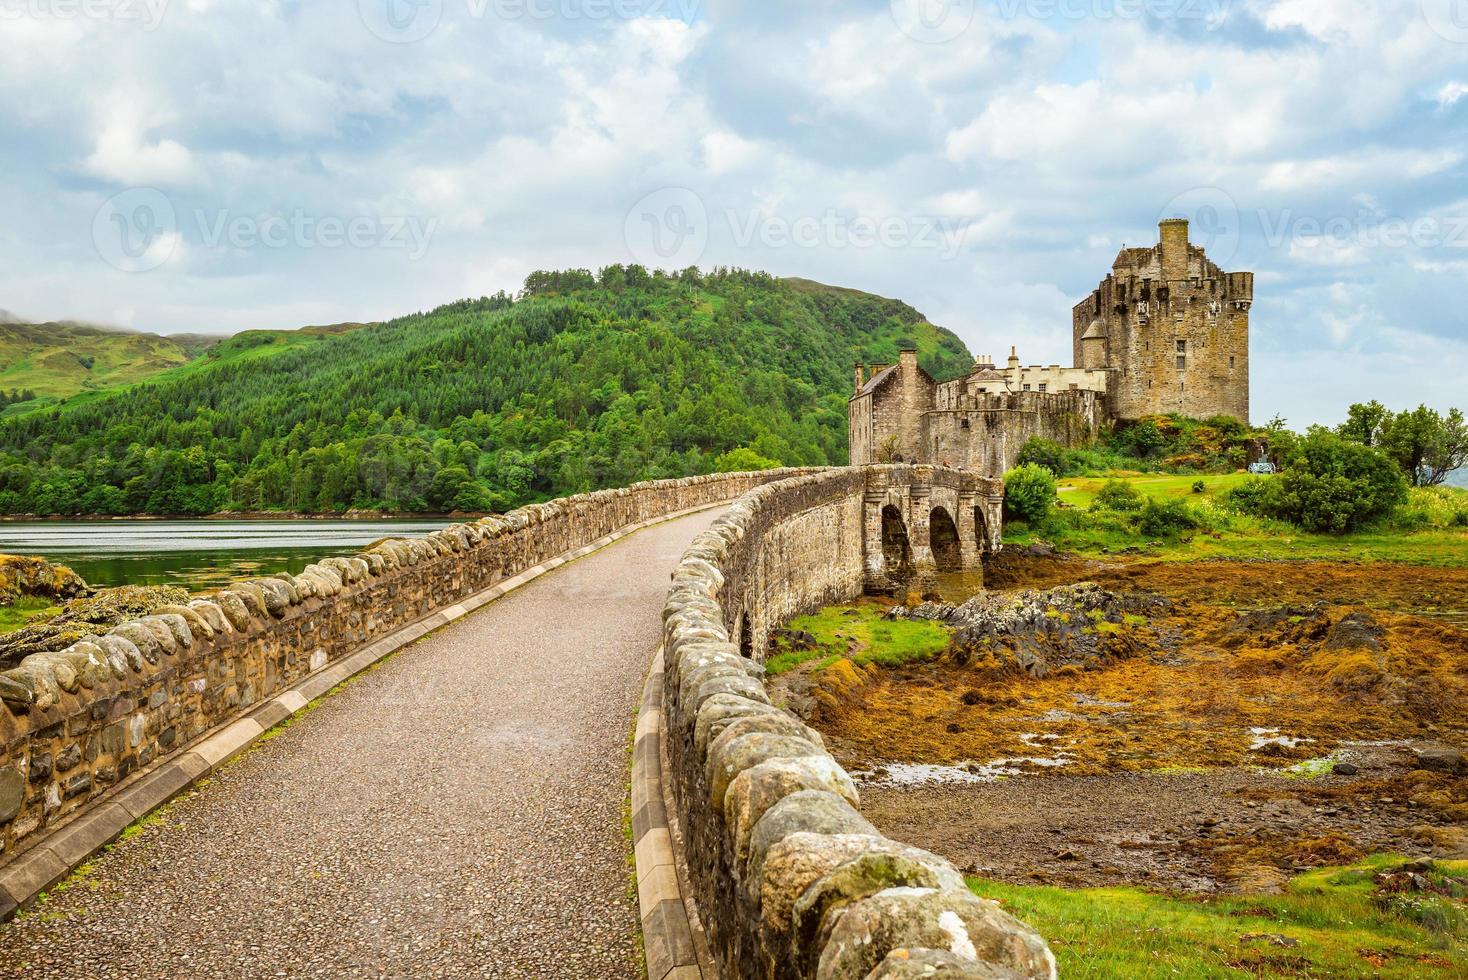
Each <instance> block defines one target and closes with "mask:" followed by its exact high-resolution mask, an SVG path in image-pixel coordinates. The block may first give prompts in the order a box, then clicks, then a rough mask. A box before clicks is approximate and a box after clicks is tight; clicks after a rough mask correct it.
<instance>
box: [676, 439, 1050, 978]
mask: <svg viewBox="0 0 1468 980" xmlns="http://www.w3.org/2000/svg"><path fill="white" fill-rule="evenodd" d="M869 480H873V481H877V480H888V481H892V482H896V483H899V484H900V483H903V482H912V481H911V474H910V473H904V472H901V471H900V468H893V467H864V468H859V469H848V470H836V471H827V472H822V473H818V474H810V475H802V476H798V477H795V478H792V479H788V480H784V481H781V482H779V483H774V484H768V485H765V486H763V487H760V488H757V489H755V490H752V491H751V492H750V493H749V494H747V495H746V496H744V497H742V498H741V499H739V500H738V501H736V502H735V503H734V504H733V506H732V507H731V508H730V510H729V512H728V513H727V514H726V515H725V516H724V517H723V518H721V519H720V520H719V521H718V522H717V523H715V525H714V526H713V527H712V528H711V529H710V530H709V531H707V532H705V533H703V534H701V535H699V536H698V537H697V538H696V539H695V540H694V542H693V544H692V545H691V547H689V549H688V550H687V552H686V553H685V555H684V557H683V560H682V562H681V563H680V564H679V566H678V568H677V570H676V571H675V572H674V575H673V587H672V590H671V591H670V593H669V595H668V600H667V604H666V606H665V608H664V613H663V615H664V632H663V639H664V661H663V663H664V671H665V672H664V674H663V677H662V683H661V686H662V708H663V718H662V725H661V734H662V738H663V739H664V741H665V748H666V752H667V757H668V759H669V765H670V767H671V770H672V771H671V772H669V773H666V774H665V778H666V779H667V781H668V782H669V783H670V785H671V787H672V790H673V793H672V797H673V800H674V805H675V806H676V808H677V816H678V820H679V823H680V825H681V829H682V837H683V845H684V847H683V852H684V853H683V857H684V860H685V861H686V864H687V867H688V876H689V879H690V887H691V889H692V892H693V895H694V899H695V902H696V905H697V908H698V913H699V918H700V920H701V922H702V923H703V925H704V929H705V933H706V936H707V939H708V944H709V947H710V949H711V950H712V952H713V955H714V957H715V958H716V959H717V960H718V963H719V968H720V971H721V974H722V975H724V976H729V977H741V978H755V977H759V978H771V977H781V978H785V977H813V978H823V980H825V978H829V980H844V978H864V977H865V978H898V977H904V978H905V977H919V976H932V975H942V976H953V977H974V978H978V977H984V978H997V977H1054V976H1055V975H1056V969H1055V960H1054V957H1053V956H1052V955H1051V953H1050V950H1049V948H1048V947H1047V945H1046V944H1045V941H1044V940H1043V939H1042V938H1041V937H1040V936H1039V935H1038V934H1037V933H1036V932H1035V931H1034V930H1032V929H1031V928H1029V927H1028V926H1026V925H1025V924H1023V923H1021V922H1019V921H1018V920H1016V919H1014V918H1012V917H1011V916H1009V915H1007V914H1006V913H1004V912H1003V911H1002V910H1000V908H999V907H998V906H997V905H995V904H994V903H992V902H988V901H985V900H982V899H979V898H977V897H976V896H974V895H973V894H972V893H971V892H970V891H969V890H968V889H967V888H966V887H965V885H964V881H963V878H962V876H961V875H960V874H959V873H958V872H957V871H956V870H955V869H954V868H953V866H952V865H951V864H949V863H948V862H947V861H945V860H943V859H942V858H940V857H937V856H936V855H933V854H930V853H928V852H925V851H921V850H918V849H916V848H913V847H909V846H906V845H903V844H900V843H898V842H896V841H892V840H889V839H887V838H885V837H884V836H882V835H881V834H880V833H879V832H878V831H877V830H876V828H874V827H873V826H872V825H871V824H870V823H869V822H868V821H867V820H866V819H865V818H864V817H862V815H861V813H860V811H859V809H858V807H859V802H860V800H859V796H858V793H857V789H856V786H855V784H854V782H853V781H852V779H851V777H850V775H849V774H847V773H846V772H845V771H844V770H843V769H842V768H841V767H840V765H838V764H837V763H836V761H835V760H834V759H833V758H832V757H831V755H830V754H829V753H828V752H827V751H826V750H825V747H824V744H823V743H822V740H821V737H820V735H819V734H818V733H817V732H815V731H813V730H811V729H809V728H807V727H806V726H805V725H804V724H802V723H801V722H800V720H799V719H798V718H796V717H795V716H794V715H793V714H791V713H789V712H787V711H784V710H782V709H780V708H778V707H776V706H774V705H773V704H772V703H771V702H770V697H769V695H768V693H767V692H766V689H765V685H764V682H763V674H764V670H763V667H762V666H761V664H760V663H759V662H757V661H755V660H752V659H750V658H747V657H744V656H741V654H740V650H739V647H738V646H737V645H736V644H734V643H731V642H730V639H731V629H732V627H733V625H734V618H735V617H737V615H738V613H737V612H735V611H733V610H732V609H731V606H732V605H733V603H734V602H738V601H740V600H739V596H740V585H739V583H741V582H743V581H745V580H747V579H748V577H749V575H750V567H751V566H752V564H753V563H754V562H755V561H756V560H757V559H758V555H759V551H760V541H761V538H762V537H763V536H764V535H766V534H768V533H770V531H771V530H772V529H773V528H775V527H777V526H778V525H779V524H780V523H781V522H782V521H785V520H788V519H790V518H792V517H793V516H795V515H798V514H800V513H801V512H802V511H804V510H807V509H809V508H810V507H813V506H821V505H823V504H829V503H830V502H832V501H833V500H835V499H837V498H839V497H840V496H842V495H847V494H857V495H862V494H864V493H865V491H866V489H867V483H868V481H869ZM858 561H859V556H858ZM775 587H779V588H786V589H790V590H797V591H798V590H800V589H801V588H802V583H801V582H798V581H790V582H785V583H782V584H780V585H778V586H776V585H773V584H771V583H767V584H766V588H767V594H766V595H765V596H763V597H762V599H763V600H765V601H768V600H769V598H770V596H769V595H768V589H770V588H775ZM726 600H732V601H726Z"/></svg>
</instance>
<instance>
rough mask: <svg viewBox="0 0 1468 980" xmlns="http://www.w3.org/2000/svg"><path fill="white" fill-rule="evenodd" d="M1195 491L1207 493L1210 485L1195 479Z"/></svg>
mask: <svg viewBox="0 0 1468 980" xmlns="http://www.w3.org/2000/svg"><path fill="white" fill-rule="evenodd" d="M1193 492H1194V493H1207V492H1208V485H1207V484H1206V483H1204V482H1203V481H1202V480H1194V481H1193Z"/></svg>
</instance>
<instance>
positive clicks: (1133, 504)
mask: <svg viewBox="0 0 1468 980" xmlns="http://www.w3.org/2000/svg"><path fill="white" fill-rule="evenodd" d="M1096 506H1097V507H1099V508H1101V509H1102V510H1118V511H1133V510H1141V509H1142V491H1140V490H1138V489H1137V488H1136V487H1134V486H1132V485H1131V483H1129V482H1127V481H1126V480H1107V481H1106V483H1105V484H1104V485H1103V486H1102V487H1101V490H1100V491H1099V492H1098V493H1097V494H1096Z"/></svg>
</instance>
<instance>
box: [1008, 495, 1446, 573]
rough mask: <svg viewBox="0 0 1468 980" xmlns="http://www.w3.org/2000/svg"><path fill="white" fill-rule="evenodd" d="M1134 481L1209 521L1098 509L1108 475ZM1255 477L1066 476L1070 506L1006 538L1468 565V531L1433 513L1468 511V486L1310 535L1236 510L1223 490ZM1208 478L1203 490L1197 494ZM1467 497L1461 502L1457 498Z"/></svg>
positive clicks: (1185, 553)
mask: <svg viewBox="0 0 1468 980" xmlns="http://www.w3.org/2000/svg"><path fill="white" fill-rule="evenodd" d="M1111 478H1117V479H1127V480H1128V481H1129V482H1130V483H1131V484H1132V485H1133V486H1135V487H1136V488H1137V489H1138V490H1139V491H1141V492H1142V494H1143V495H1145V496H1147V497H1150V498H1153V499H1157V500H1162V501H1166V500H1182V501H1184V502H1185V503H1187V504H1188V505H1189V507H1190V509H1191V510H1193V512H1194V513H1195V514H1196V515H1197V516H1199V517H1200V518H1201V519H1202V523H1203V525H1204V526H1203V527H1202V528H1201V529H1199V530H1197V531H1191V532H1184V533H1182V534H1179V535H1176V536H1173V537H1170V538H1161V539H1159V538H1155V537H1148V536H1146V535H1142V534H1138V533H1137V532H1136V531H1135V530H1133V528H1132V527H1131V525H1130V522H1129V519H1128V517H1127V516H1126V515H1121V514H1116V513H1113V512H1109V511H1092V510H1090V509H1089V508H1090V506H1091V504H1092V502H1093V501H1094V500H1095V497H1096V493H1097V492H1098V491H1099V490H1100V489H1101V487H1102V486H1103V485H1104V484H1105V483H1106V481H1107V479H1111ZM1246 479H1248V476H1247V475H1246V474H1243V473H1230V474H1226V475H1212V476H1198V475H1195V474H1190V475H1186V476H1155V475H1141V476H1129V475H1118V476H1116V477H1110V476H1088V477H1072V478H1068V479H1065V480H1062V481H1061V491H1060V500H1061V503H1062V504H1064V505H1068V506H1064V507H1062V508H1061V509H1059V510H1057V511H1056V512H1055V513H1053V514H1052V515H1051V517H1050V519H1049V520H1047V521H1046V522H1045V523H1043V524H1040V525H1036V526H1033V527H1031V526H1028V525H1025V524H1022V523H1019V524H1014V523H1012V524H1010V525H1009V526H1008V527H1006V529H1005V537H1004V540H1005V542H1006V543H1009V544H1015V545H1026V544H1030V543H1032V542H1034V541H1036V540H1044V541H1048V542H1050V543H1051V544H1054V545H1055V546H1056V547H1058V548H1060V549H1061V550H1063V551H1068V552H1073V553H1075V554H1079V555H1083V556H1087V557H1097V556H1101V555H1107V554H1115V553H1117V552H1120V551H1125V550H1127V549H1140V550H1141V551H1142V552H1143V553H1144V554H1145V555H1146V556H1148V557H1152V558H1159V559H1164V560H1168V561H1188V560H1195V559H1204V558H1230V559H1248V558H1268V559H1296V560H1303V559H1308V560H1315V561H1373V562H1374V561H1394V562H1402V563H1406V564H1412V565H1433V566H1439V567H1464V566H1468V529H1465V528H1459V527H1451V526H1433V525H1432V523H1431V521H1430V520H1429V516H1431V517H1432V518H1433V519H1439V518H1442V517H1443V515H1444V514H1445V513H1446V512H1447V511H1449V510H1452V509H1454V508H1455V507H1456V508H1459V509H1468V491H1465V490H1462V489H1457V488H1436V489H1434V490H1430V491H1428V490H1414V491H1412V498H1411V500H1409V502H1408V504H1407V505H1406V507H1404V508H1402V509H1400V510H1399V511H1398V513H1396V514H1394V515H1393V516H1392V517H1391V518H1388V519H1387V520H1385V521H1382V522H1380V523H1379V524H1376V525H1373V526H1371V527H1368V528H1365V529H1363V530H1361V531H1358V532H1356V533H1354V534H1347V535H1332V534H1308V533H1306V532H1304V531H1301V530H1300V529H1299V528H1297V527H1294V526H1293V525H1290V524H1286V523H1283V522H1280V521H1271V520H1265V519H1262V518H1256V517H1251V516H1248V515H1244V514H1239V513H1235V512H1234V511H1232V510H1230V509H1228V508H1227V507H1226V506H1225V505H1224V501H1223V495H1224V494H1225V493H1227V491H1228V490H1230V489H1232V488H1233V487H1235V486H1237V485H1238V484H1239V483H1241V482H1243V481H1244V480H1246ZM1199 480H1201V481H1202V482H1203V485H1204V487H1205V491H1204V492H1203V493H1194V492H1193V484H1194V483H1195V482H1197V481H1199ZM1455 501H1460V503H1455Z"/></svg>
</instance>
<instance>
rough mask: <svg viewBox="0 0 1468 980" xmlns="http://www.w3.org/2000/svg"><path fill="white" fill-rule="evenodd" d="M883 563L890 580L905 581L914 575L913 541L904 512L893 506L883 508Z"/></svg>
mask: <svg viewBox="0 0 1468 980" xmlns="http://www.w3.org/2000/svg"><path fill="white" fill-rule="evenodd" d="M882 561H883V565H884V566H885V570H886V573H887V576H888V578H890V579H892V580H894V581H903V580H905V579H907V578H909V577H911V575H912V541H911V539H910V537H909V536H908V533H907V522H906V521H904V520H903V517H902V511H901V510H899V509H898V508H897V507H896V506H894V505H893V504H885V505H884V506H883V507H882Z"/></svg>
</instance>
